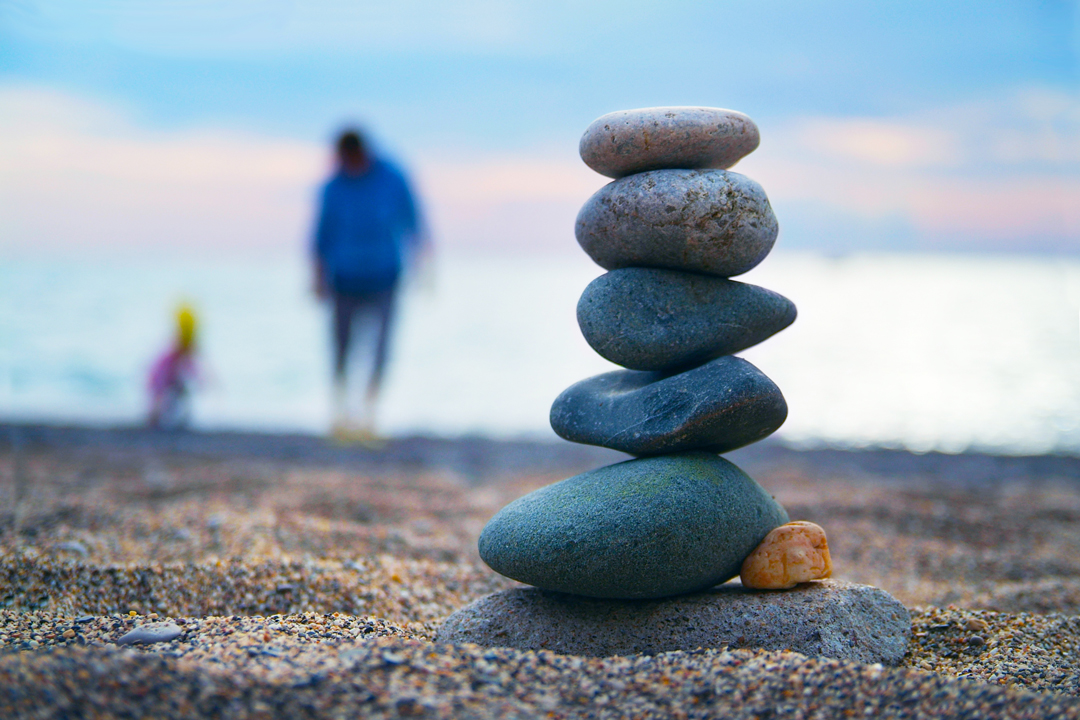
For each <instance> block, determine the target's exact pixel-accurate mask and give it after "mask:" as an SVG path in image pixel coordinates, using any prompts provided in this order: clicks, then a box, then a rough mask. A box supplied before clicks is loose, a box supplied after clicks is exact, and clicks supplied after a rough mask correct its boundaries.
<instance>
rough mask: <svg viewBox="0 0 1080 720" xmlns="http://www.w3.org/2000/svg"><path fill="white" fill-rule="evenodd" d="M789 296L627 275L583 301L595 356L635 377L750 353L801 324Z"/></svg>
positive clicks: (604, 279)
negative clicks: (748, 350) (632, 372)
mask: <svg viewBox="0 0 1080 720" xmlns="http://www.w3.org/2000/svg"><path fill="white" fill-rule="evenodd" d="M795 314H796V311H795V304H794V303H793V302H791V301H790V300H788V299H787V298H786V297H784V296H783V295H780V294H778V293H774V292H772V291H771V290H766V289H765V288H761V287H758V286H756V285H748V284H746V283H740V282H736V281H734V280H727V279H725V278H718V277H714V276H712V275H700V274H697V273H687V272H681V271H679V270H657V269H653V268H622V269H620V270H612V271H611V272H609V273H607V274H605V275H601V276H600V277H598V278H596V279H595V280H593V281H592V282H591V283H590V284H589V286H588V287H587V288H585V292H584V293H582V295H581V300H579V301H578V306H577V318H578V325H579V326H580V327H581V333H582V334H583V335H584V336H585V340H587V341H588V343H589V345H591V346H592V349H593V350H595V351H596V352H597V353H599V354H600V355H602V356H604V357H605V358H607V359H608V360H610V361H611V362H613V363H615V364H617V365H622V366H623V367H627V368H631V369H633V370H673V369H677V368H684V367H691V366H693V365H700V364H701V363H704V362H708V361H709V360H712V359H713V358H716V357H720V356H721V355H730V354H732V353H736V352H739V351H740V350H745V349H746V348H748V347H751V346H753V345H757V344H758V343H759V342H761V341H763V340H765V339H766V338H769V337H771V336H772V335H775V334H776V333H778V332H780V331H781V330H783V329H784V328H786V327H787V326H788V325H790V324H791V323H793V322H794V321H795Z"/></svg>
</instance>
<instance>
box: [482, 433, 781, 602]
mask: <svg viewBox="0 0 1080 720" xmlns="http://www.w3.org/2000/svg"><path fill="white" fill-rule="evenodd" d="M787 520H788V516H787V513H786V512H785V511H784V509H783V508H782V507H780V505H779V503H777V502H776V500H774V499H773V498H772V497H771V496H770V495H769V494H768V493H767V492H765V490H764V489H763V488H762V487H761V486H760V485H758V484H757V483H756V482H754V481H753V480H752V479H750V477H748V476H747V475H746V474H745V473H744V472H743V471H742V470H740V469H739V468H737V467H736V466H735V465H733V464H731V463H730V462H728V461H727V460H724V459H723V458H720V457H717V456H716V455H711V454H709V453H685V454H680V455H665V456H663V457H656V458H646V459H641V460H628V461H626V462H622V463H618V464H616V465H608V466H606V467H602V468H599V469H597V470H592V471H590V472H587V473H583V474H581V475H575V476H574V477H572V478H569V479H567V480H563V481H562V482H558V483H555V484H554V485H548V486H547V487H543V488H540V489H539V490H536V491H534V492H531V493H529V494H528V495H526V496H524V497H521V498H518V499H517V500H515V501H514V502H512V503H510V504H509V505H507V506H506V507H504V508H503V509H502V510H500V511H499V512H498V513H496V515H495V517H493V518H491V520H490V521H488V524H487V525H486V526H485V527H484V530H483V532H481V533H480V543H479V545H480V557H481V558H483V559H484V562H486V563H487V564H488V565H490V566H491V568H492V569H493V570H495V571H496V572H498V573H501V574H503V575H505V576H507V577H510V578H513V579H514V580H519V581H521V582H523V583H528V584H529V585H535V586H537V587H541V588H544V589H545V590H557V591H559V592H567V593H573V594H575V595H586V596H589V597H599V598H623V599H631V598H659V597H666V596H668V595H678V594H681V593H687V592H693V591H695V590H702V589H704V588H708V587H712V586H713V585H716V584H718V583H722V582H724V581H725V580H729V579H730V578H732V577H734V576H735V575H738V573H739V568H740V567H741V565H742V561H743V558H745V557H746V556H747V555H748V554H750V552H752V551H753V549H754V548H755V547H757V545H758V543H760V542H761V540H762V539H763V538H764V537H765V536H766V535H767V534H768V533H769V531H770V530H772V529H773V528H774V527H777V526H778V525H782V524H784V523H785V522H787Z"/></svg>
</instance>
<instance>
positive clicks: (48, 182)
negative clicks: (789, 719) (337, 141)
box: [0, 86, 605, 252]
mask: <svg viewBox="0 0 1080 720" xmlns="http://www.w3.org/2000/svg"><path fill="white" fill-rule="evenodd" d="M0 106H2V107H4V108H5V112H4V114H3V115H2V116H0V244H2V245H3V246H6V247H8V248H21V249H31V248H37V249H45V250H63V249H71V248H85V249H96V248H109V247H112V248H117V247H119V248H140V247H142V248H145V247H153V248H161V247H169V248H178V249H183V248H196V249H201V250H207V251H211V252H219V251H225V250H229V249H233V250H241V251H251V250H253V249H269V250H289V249H297V248H301V247H303V246H304V245H305V244H306V242H307V238H308V235H309V232H310V224H311V221H312V215H313V201H314V198H315V193H316V189H317V187H318V185H319V183H320V182H321V181H322V179H323V176H324V175H325V173H326V172H327V171H328V170H329V167H330V165H329V155H328V150H327V148H325V147H324V146H322V145H321V144H316V143H308V142H301V141H296V140H288V139H282V138H275V137H267V136H263V135H258V134H255V133H236V132H226V131H222V130H214V129H202V130H198V129H196V130H183V131H159V130H149V129H146V128H144V127H141V126H140V125H139V124H137V123H135V122H134V121H133V120H132V119H131V117H130V115H129V114H127V113H125V112H123V111H122V109H119V108H116V107H111V106H109V105H107V104H104V103H100V102H95V101H92V100H88V99H85V98H80V97H75V96H71V95H68V94H65V93H60V92H56V91H53V90H48V89H43V88H39V87H32V86H8V87H0ZM413 170H415V176H416V177H415V179H416V184H417V185H418V187H419V188H420V191H421V198H422V200H423V204H424V205H425V207H426V209H427V214H428V216H429V218H430V224H431V225H432V226H433V228H434V232H435V239H436V241H438V242H439V243H440V244H443V245H450V246H459V247H460V246H465V247H469V246H471V247H483V248H486V249H490V248H518V249H520V248H522V247H532V248H538V249H550V248H558V247H562V248H564V249H568V248H572V247H573V242H574V241H573V222H574V217H575V215H576V212H577V209H578V207H580V205H581V203H582V202H583V200H584V199H585V198H587V197H588V196H589V195H590V194H591V193H592V192H593V191H595V190H596V189H597V188H598V187H600V185H602V184H603V183H604V182H605V180H604V178H601V177H600V176H598V175H596V174H595V173H593V172H592V171H591V170H589V169H588V168H586V167H585V166H584V165H582V163H581V162H580V161H579V160H577V157H576V154H575V153H574V152H573V149H571V150H569V151H567V152H566V153H563V155H561V156H560V155H557V154H551V155H548V156H537V155H500V156H495V157H492V156H475V155H472V156H461V157H449V156H446V157H436V156H433V157H429V158H426V159H425V160H424V161H423V162H420V163H418V164H417V166H416V167H415V168H413Z"/></svg>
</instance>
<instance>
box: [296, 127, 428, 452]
mask: <svg viewBox="0 0 1080 720" xmlns="http://www.w3.org/2000/svg"><path fill="white" fill-rule="evenodd" d="M428 250H429V243H428V240H427V237H426V234H425V233H424V232H423V230H422V223H421V221H420V214H419V212H418V209H417V204H416V200H415V199H414V196H413V193H412V191H411V190H410V188H409V183H408V181H407V180H406V178H405V175H404V174H403V173H402V172H401V170H400V169H398V168H397V167H395V166H394V165H393V164H392V163H391V162H390V161H388V160H387V159H385V158H382V157H379V156H377V155H375V154H374V153H373V152H372V151H371V149H370V147H369V146H368V143H367V142H365V139H364V137H363V135H361V133H360V132H358V131H357V130H352V129H350V130H346V131H345V132H343V133H341V135H340V136H339V137H338V140H337V169H336V172H335V173H334V175H333V176H332V177H331V178H330V179H329V181H327V183H326V185H325V186H324V187H323V190H322V197H321V206H320V211H319V216H318V224H317V226H316V229H315V237H314V243H313V255H314V264H315V279H314V280H315V293H316V294H317V295H318V297H319V298H321V299H324V300H326V301H328V302H329V304H330V305H331V308H332V314H333V340H334V422H333V435H334V437H335V438H337V439H338V440H340V441H345V442H360V443H364V444H367V445H372V446H376V445H379V444H380V441H379V439H378V436H377V435H376V434H375V410H376V405H377V403H378V398H379V392H380V389H381V387H382V381H383V373H384V371H385V368H386V359H387V354H388V350H389V340H390V334H391V331H392V327H393V320H394V305H395V301H396V296H397V291H398V286H399V281H400V279H401V276H402V273H403V271H404V270H405V268H406V267H408V266H409V265H411V264H413V263H414V262H416V261H417V260H418V259H420V258H421V257H422V256H424V255H426V254H427V252H428ZM372 328H373V329H374V338H370V337H358V336H362V335H364V332H363V331H364V330H365V329H367V330H371V329H372ZM370 340H373V342H362V341H370ZM359 360H367V361H369V362H370V370H369V373H368V378H367V384H366V386H365V387H364V391H363V394H362V395H361V394H360V393H359V388H358V387H352V386H351V383H350V378H349V374H350V373H349V368H350V366H355V365H357V364H359V363H358V362H357V361H359Z"/></svg>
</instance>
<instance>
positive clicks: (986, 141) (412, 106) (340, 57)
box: [0, 0, 1080, 252]
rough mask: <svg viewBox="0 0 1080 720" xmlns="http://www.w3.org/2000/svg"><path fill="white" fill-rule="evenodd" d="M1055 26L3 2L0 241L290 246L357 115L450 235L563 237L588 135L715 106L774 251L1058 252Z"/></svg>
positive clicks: (1073, 26)
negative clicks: (331, 146)
mask: <svg viewBox="0 0 1080 720" xmlns="http://www.w3.org/2000/svg"><path fill="white" fill-rule="evenodd" d="M1078 28H1080V3H1078V2H1076V1H1075V0H1073V1H1070V2H1044V3H1035V2H985V1H984V2H941V1H940V0H939V1H938V2H922V1H913V2H905V3H890V4H885V3H867V2H817V3H800V2H792V1H790V0H788V1H779V0H766V1H764V2H757V3H734V2H664V3H660V2H638V3H635V2H623V3H614V2H593V3H569V2H544V3H541V2H535V3H531V2H530V3H526V2H493V1H474V2H462V3H452V4H451V3H431V2H421V1H419V0H413V1H411V2H397V3H393V4H389V3H388V4H371V3H343V2H338V3H328V2H305V3H299V2H258V3H256V2H246V1H240V2H236V1H233V2H229V1H228V0H222V1H221V2H207V1H199V2H161V1H159V2H134V1H130V2H128V1H119V0H117V1H114V2H108V3H103V2H96V3H95V2H54V3H48V4H46V3H38V2H31V1H27V0H8V1H7V2H3V3H0V131H2V133H3V135H4V136H5V137H6V140H3V141H0V160H6V161H7V162H6V163H5V165H6V167H7V170H0V210H2V211H3V214H4V216H5V217H7V218H8V219H7V220H0V223H5V224H7V228H6V229H4V226H3V225H0V229H4V235H6V236H7V238H6V239H5V240H0V243H3V244H5V245H7V246H9V247H14V248H26V247H48V248H52V247H69V246H77V247H84V248H91V249H92V248H96V247H105V246H113V245H119V246H124V245H125V244H138V243H145V242H147V240H146V239H145V238H147V237H148V236H153V237H154V238H155V239H154V240H153V242H156V243H160V244H163V245H170V244H178V245H184V244H187V243H189V242H190V240H188V238H190V237H195V236H197V237H203V238H207V240H206V242H208V243H211V244H214V245H220V244H221V243H222V242H224V243H225V244H227V245H228V244H232V245H236V246H238V247H247V246H252V245H258V244H259V243H264V244H268V245H270V246H274V247H287V246H289V245H290V243H295V242H296V240H295V238H296V237H297V236H302V235H304V234H305V233H306V225H307V223H308V222H309V217H308V216H309V213H310V210H309V206H310V198H311V192H312V189H313V188H314V186H315V185H316V184H317V182H318V180H319V178H320V177H321V175H322V174H323V173H324V172H325V169H326V157H325V150H324V147H323V145H324V143H325V141H326V140H327V138H328V137H329V136H330V134H331V133H332V132H333V130H334V129H335V128H336V127H337V126H338V125H340V123H342V122H343V121H345V120H357V121H360V122H363V123H364V124H365V126H367V127H369V128H370V129H371V130H372V131H373V133H374V134H375V136H376V137H377V138H378V139H380V140H381V141H382V142H383V144H384V145H385V146H386V147H388V148H390V149H391V150H392V151H393V152H394V153H395V154H396V155H397V156H398V157H399V158H401V159H402V160H403V161H404V162H406V163H407V165H408V166H409V167H410V168H412V169H413V170H414V172H415V174H416V176H417V183H418V185H419V186H420V187H421V189H422V191H423V192H424V194H425V196H426V197H427V198H428V203H427V204H428V205H429V208H430V215H431V217H432V225H433V229H434V230H435V231H436V234H437V235H441V236H442V237H443V238H444V239H445V241H446V242H447V243H448V244H451V245H462V246H469V245H473V246H479V247H500V246H506V247H513V248H516V249H521V248H529V249H537V248H540V249H543V248H548V247H552V248H562V249H565V248H566V247H568V246H572V242H573V241H572V237H571V236H570V234H571V233H572V221H573V214H574V212H575V210H576V207H577V206H580V204H581V203H582V202H584V200H585V199H586V198H587V197H588V194H589V193H590V192H591V191H593V190H595V189H596V188H597V187H599V185H600V184H601V183H602V182H603V180H602V179H601V178H599V177H598V176H592V175H591V174H589V172H588V171H587V170H585V169H583V168H582V167H581V165H580V161H579V160H577V158H576V145H577V140H578V138H579V136H580V133H581V132H582V130H583V129H584V128H585V127H586V126H587V125H588V123H589V122H591V121H592V120H593V119H594V118H595V117H597V116H598V115H601V114H603V113H605V112H609V111H612V110H616V109H622V108H631V107H643V106H654V105H711V106H720V107H730V108H734V109H737V110H740V111H743V112H745V113H747V114H749V115H750V116H751V117H753V118H754V119H755V120H756V121H757V122H758V123H759V125H760V126H761V129H762V137H763V141H762V146H761V148H760V149H759V151H758V152H757V153H755V154H754V155H753V156H751V157H750V158H748V159H747V160H746V161H744V163H742V164H740V166H739V167H738V168H736V170H737V171H741V172H746V174H748V175H751V176H752V177H755V179H758V180H759V181H761V182H762V184H763V185H764V186H765V188H766V191H768V192H769V194H770V197H771V198H772V200H773V203H774V206H775V207H776V209H777V213H778V215H779V217H780V221H781V227H782V233H783V234H782V237H781V240H782V243H784V244H786V245H787V246H788V247H792V248H803V249H805V248H810V249H823V250H830V251H834V250H858V249H860V248H872V249H879V248H890V249H920V250H928V249H929V250H932V249H948V250H954V249H963V250H966V249H975V250H980V249H985V250H1038V251H1047V250H1049V251H1064V252H1077V251H1080V217H1078V215H1077V213H1078V212H1080V211H1078V210H1076V208H1074V207H1073V206H1074V205H1075V206H1077V207H1080V91H1078V88H1080V63H1078V57H1080V50H1078V48H1080V29H1078ZM3 143H6V144H7V147H5V146H4V144H3ZM87 184H89V185H92V186H93V188H94V189H93V192H92V193H91V195H92V197H90V198H87V199H85V200H84V201H74V202H73V201H72V200H71V198H72V195H74V194H78V193H79V192H80V190H79V188H80V187H85V186H86V185H87ZM80 202H82V204H80ZM67 205H71V206H70V207H68V208H67V209H66V211H64V212H60V213H58V212H57V208H58V206H59V207H65V206H67ZM163 226H164V227H163ZM515 226H517V227H515ZM547 238H551V239H550V241H549V240H548V239H547ZM784 244H782V245H781V247H783V246H784Z"/></svg>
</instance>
